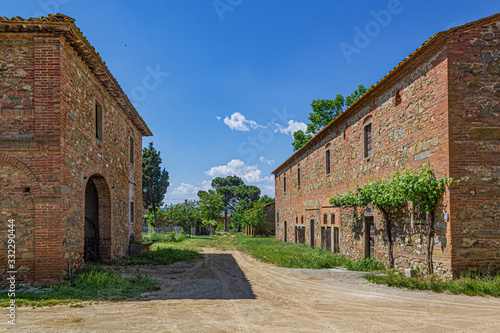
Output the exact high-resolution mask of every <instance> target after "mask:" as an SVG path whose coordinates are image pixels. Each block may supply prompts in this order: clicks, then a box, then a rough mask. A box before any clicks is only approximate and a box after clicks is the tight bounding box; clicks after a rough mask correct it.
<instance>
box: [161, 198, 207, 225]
mask: <svg viewBox="0 0 500 333" xmlns="http://www.w3.org/2000/svg"><path fill="white" fill-rule="evenodd" d="M165 213H166V225H167V226H181V227H182V228H183V229H185V230H188V229H189V228H191V227H194V226H196V225H197V223H200V222H201V214H200V208H199V205H198V201H195V200H185V201H184V202H183V203H179V204H175V205H170V206H168V207H166V209H165Z"/></svg>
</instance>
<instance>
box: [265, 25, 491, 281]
mask: <svg viewBox="0 0 500 333" xmlns="http://www.w3.org/2000/svg"><path fill="white" fill-rule="evenodd" d="M499 26H500V22H499V21H498V15H497V16H496V17H495V16H493V17H490V18H486V19H484V20H480V21H478V22H475V23H474V24H468V25H465V26H463V27H460V28H457V29H451V30H450V31H448V32H445V33H442V34H440V35H437V36H436V37H435V38H432V39H431V40H430V41H429V42H427V43H426V45H425V46H424V47H422V48H420V49H419V50H417V52H415V53H414V54H413V55H412V56H411V57H410V60H405V61H404V62H403V63H402V64H400V65H399V66H398V67H397V68H396V69H395V70H393V71H392V72H391V73H390V75H388V76H387V77H386V78H384V79H383V80H381V82H379V83H378V84H377V85H376V87H375V88H374V89H372V90H371V91H370V92H369V93H368V95H367V96H369V97H368V98H363V99H362V100H361V101H360V102H358V103H356V104H354V105H353V107H351V108H350V109H349V110H347V111H346V112H344V113H343V114H341V115H340V116H339V117H337V119H336V120H335V121H334V122H333V123H332V124H330V125H329V126H328V130H324V131H322V132H320V133H319V134H318V135H317V136H316V137H315V138H314V139H313V140H312V142H311V143H309V144H308V145H306V147H304V148H303V149H301V150H300V151H299V152H298V153H296V154H295V155H293V156H292V157H291V158H290V159H289V160H288V161H287V162H285V163H284V164H283V165H282V166H280V167H279V168H278V169H277V170H276V171H275V172H274V173H275V179H276V213H277V217H278V216H279V220H277V230H276V235H277V239H280V240H285V239H284V236H285V230H284V224H285V223H284V222H285V221H286V222H287V230H286V234H287V241H294V237H293V232H294V229H295V225H296V224H299V225H302V224H304V225H305V229H306V243H309V244H311V231H310V229H311V222H310V220H311V219H314V220H313V222H314V229H315V232H314V235H313V237H314V243H315V244H319V242H320V241H321V238H320V236H321V235H320V228H321V226H322V225H338V226H340V244H339V245H340V252H341V253H343V254H345V255H348V256H350V257H355V258H359V257H363V256H364V255H365V248H364V233H365V230H364V223H363V219H364V216H365V215H372V214H373V215H374V219H375V229H376V230H375V234H376V237H375V257H376V258H377V259H379V260H384V261H386V260H387V247H386V236H385V234H384V232H383V227H382V222H383V219H382V217H381V216H380V214H379V213H378V212H376V211H375V212H372V213H368V214H367V212H366V211H365V210H358V211H354V210H353V209H340V208H333V207H331V206H330V204H329V198H330V197H331V196H334V195H336V194H341V193H345V192H347V191H348V190H349V189H352V188H353V187H354V185H356V184H357V185H362V184H364V183H366V182H368V181H370V180H378V179H380V178H382V177H383V176H389V175H391V174H392V173H394V172H395V171H398V170H401V171H402V170H418V169H419V168H420V167H421V165H422V164H423V163H424V162H426V163H429V164H430V166H431V168H432V169H433V170H434V171H435V173H436V176H437V177H443V176H450V177H452V178H454V179H455V180H457V179H461V181H460V183H458V184H456V183H454V184H453V185H452V186H451V187H450V188H449V189H448V190H447V191H446V192H445V193H444V195H443V198H442V200H441V201H440V203H439V204H438V206H437V208H436V214H435V218H436V219H435V229H436V232H435V236H434V239H433V242H434V244H435V245H434V250H433V263H434V270H435V271H437V272H438V273H439V274H440V275H444V276H452V275H453V276H457V275H459V274H460V273H462V272H464V271H466V270H470V269H474V268H476V267H477V268H478V269H481V270H488V269H489V270H490V271H492V272H494V271H496V270H498V267H499V266H500V252H499V248H500V233H499V232H498V229H499V226H500V220H499V216H500V201H499V200H498V198H499V196H500V192H499V191H498V188H499V185H500V140H499V139H500V123H499V114H500V105H499V103H498V102H499V97H500V95H499V92H500V80H499V75H500V70H499V68H500V67H499V65H500V53H499V51H498V46H499V45H500V36H499ZM365 97H366V96H365ZM369 123H371V124H372V133H373V156H371V157H369V158H365V157H364V151H363V126H364V125H366V124H369ZM326 150H330V155H331V160H330V162H331V172H330V174H326V171H325V151H326ZM299 167H300V169H301V186H300V187H299V186H298V182H297V169H298V168H299ZM285 177H286V182H287V184H286V185H287V191H286V192H285V191H284V181H285ZM325 216H326V219H325ZM333 216H334V218H333V219H332V217H333ZM414 217H415V216H414V214H413V213H412V209H411V207H407V208H405V209H403V210H402V211H401V212H400V214H399V216H397V217H396V219H395V220H396V223H395V226H394V240H395V244H394V254H395V261H396V262H395V264H396V266H397V267H398V268H405V267H413V268H419V269H420V270H422V271H425V267H426V256H427V250H426V243H427V241H428V240H427V237H426V235H427V232H428V224H426V222H425V221H424V222H422V221H417V220H415V219H414Z"/></svg>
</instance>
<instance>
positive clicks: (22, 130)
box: [0, 14, 152, 283]
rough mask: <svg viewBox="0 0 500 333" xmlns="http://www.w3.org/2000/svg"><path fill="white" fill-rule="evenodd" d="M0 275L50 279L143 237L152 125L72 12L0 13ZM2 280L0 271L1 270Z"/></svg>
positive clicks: (119, 252) (118, 253)
mask: <svg viewBox="0 0 500 333" xmlns="http://www.w3.org/2000/svg"><path fill="white" fill-rule="evenodd" d="M0 41H1V43H0V87H1V89H2V94H1V95H0V189H1V193H0V222H1V224H2V226H3V227H2V228H0V238H1V239H2V243H1V245H0V249H1V251H0V276H3V277H5V274H6V267H7V259H8V257H7V254H8V251H7V250H8V248H7V242H6V240H7V238H8V229H7V227H6V226H7V221H8V220H9V219H13V220H14V221H15V222H14V224H15V230H16V231H15V232H16V241H17V242H16V263H15V266H16V269H17V272H18V280H17V281H18V282H19V283H33V282H36V283H56V282H58V281H60V280H61V279H62V278H63V277H64V276H65V275H66V274H68V272H69V271H70V270H74V269H77V268H79V267H81V266H82V265H83V264H84V262H87V261H111V260H114V259H117V258H119V257H122V256H124V255H126V254H127V253H128V245H129V240H130V239H131V238H132V237H133V238H134V239H135V240H138V241H140V240H141V237H142V230H141V226H142V225H141V224H142V215H141V213H142V137H143V136H150V135H152V134H151V131H150V130H149V128H148V127H147V125H146V123H145V122H144V120H143V119H142V118H141V116H140V115H139V113H138V112H137V110H136V109H135V108H134V106H133V105H132V103H131V102H130V100H129V99H128V97H127V95H126V94H125V93H124V92H123V90H122V89H121V87H120V85H119V84H118V82H117V81H116V79H115V78H114V77H113V75H112V74H111V73H110V71H109V69H108V68H107V67H106V64H105V63H104V61H103V60H102V59H101V57H100V56H99V54H98V53H97V52H96V50H95V49H94V48H93V47H92V45H90V43H89V42H88V41H87V39H86V38H85V37H84V36H83V35H82V32H81V31H80V29H78V27H77V26H76V25H75V24H74V20H73V19H72V18H70V17H67V16H64V15H60V14H58V15H49V16H48V17H42V18H30V19H27V20H25V19H22V18H19V17H15V18H11V19H9V18H5V17H0ZM4 283H5V280H4Z"/></svg>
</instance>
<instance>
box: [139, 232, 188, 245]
mask: <svg viewBox="0 0 500 333" xmlns="http://www.w3.org/2000/svg"><path fill="white" fill-rule="evenodd" d="M187 237H188V234H187V233H186V232H185V231H184V230H181V232H180V233H179V235H177V234H176V233H175V231H171V232H168V233H165V234H158V233H156V232H145V233H143V234H142V243H150V242H152V241H157V242H165V243H180V242H182V241H183V240H185V239H186V238H187Z"/></svg>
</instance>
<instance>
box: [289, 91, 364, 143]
mask: <svg viewBox="0 0 500 333" xmlns="http://www.w3.org/2000/svg"><path fill="white" fill-rule="evenodd" d="M366 90H367V89H366V88H365V86H364V85H362V84H360V85H358V87H357V88H356V90H354V91H353V92H352V93H351V94H350V95H349V96H347V97H345V98H344V96H342V95H341V94H337V96H336V97H335V99H334V100H331V99H315V100H313V101H312V103H311V108H312V112H310V113H309V117H308V120H309V121H310V123H309V124H307V130H306V132H305V133H304V132H303V131H302V130H298V131H296V132H294V133H293V138H294V141H293V142H292V146H293V151H297V150H299V149H300V148H301V147H302V146H304V145H305V144H306V143H307V142H308V141H309V140H311V138H312V137H313V136H314V135H315V134H316V133H318V132H319V131H320V130H321V129H322V128H323V127H325V126H326V125H328V124H329V123H330V122H331V121H332V120H333V119H335V118H336V117H337V116H338V115H339V114H340V113H342V111H344V110H345V109H346V108H348V107H349V106H350V105H351V104H352V103H354V102H355V101H357V100H358V99H359V98H360V97H361V96H362V95H363V94H364V93H365V92H366Z"/></svg>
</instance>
